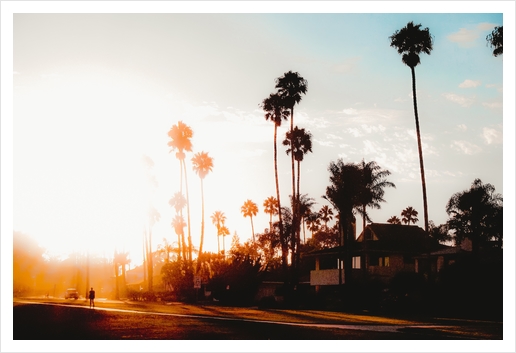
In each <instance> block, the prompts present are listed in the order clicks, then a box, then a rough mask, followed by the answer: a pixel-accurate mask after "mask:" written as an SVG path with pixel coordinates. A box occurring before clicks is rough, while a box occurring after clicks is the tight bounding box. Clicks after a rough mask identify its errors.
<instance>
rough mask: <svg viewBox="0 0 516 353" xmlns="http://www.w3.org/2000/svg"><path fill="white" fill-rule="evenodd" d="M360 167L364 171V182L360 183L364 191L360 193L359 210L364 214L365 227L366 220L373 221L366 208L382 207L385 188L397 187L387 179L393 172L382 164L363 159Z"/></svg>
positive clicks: (363, 223)
mask: <svg viewBox="0 0 516 353" xmlns="http://www.w3.org/2000/svg"><path fill="white" fill-rule="evenodd" d="M359 167H360V170H361V171H362V183H361V185H360V187H361V189H362V193H361V195H360V202H361V204H360V205H359V206H358V211H359V212H360V214H361V216H362V229H365V227H366V220H367V221H371V219H370V218H369V215H368V214H367V210H366V208H367V207H372V208H375V209H380V208H381V206H380V202H385V200H384V198H383V195H384V194H385V190H384V188H386V187H393V188H395V187H396V185H394V183H392V182H390V181H387V180H386V179H385V178H386V177H387V176H389V175H391V172H389V171H388V170H385V169H382V168H380V166H379V165H378V164H377V163H376V162H374V161H371V162H368V163H366V162H365V161H364V160H362V163H361V164H360V165H359Z"/></svg>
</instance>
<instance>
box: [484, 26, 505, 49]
mask: <svg viewBox="0 0 516 353" xmlns="http://www.w3.org/2000/svg"><path fill="white" fill-rule="evenodd" d="M486 40H487V43H488V44H489V46H490V47H491V48H494V49H493V56H498V55H502V54H503V26H497V27H495V28H494V29H493V31H492V32H491V33H490V34H488V35H487V37H486Z"/></svg>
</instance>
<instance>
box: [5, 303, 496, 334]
mask: <svg viewBox="0 0 516 353" xmlns="http://www.w3.org/2000/svg"><path fill="white" fill-rule="evenodd" d="M96 304H97V305H96V308H95V309H89V307H88V304H87V303H86V301H84V300H77V301H65V300H62V299H41V298H39V299H34V298H32V299H25V300H15V301H14V303H13V338H14V340H33V339H54V340H70V339H72V340H76V339H79V340H91V339H95V340H105V339H110V340H113V339H125V340H135V339H136V340H164V339H167V340H172V339H173V340H177V339H180V340H343V339H347V340H350V339H351V340H450V339H451V340H473V339H480V340H501V339H502V338H503V323H500V322H488V321H472V320H449V319H432V320H426V321H415V320H402V319H393V318H387V317H379V316H370V315H351V314H346V313H335V312H323V311H311V310H306V311H305V310H259V309H256V308H254V309H253V308H228V307H219V306H197V305H184V304H181V303H171V304H168V305H165V304H147V303H145V304H143V303H139V302H132V303H131V302H120V301H119V302H116V301H107V300H104V301H97V303H96Z"/></svg>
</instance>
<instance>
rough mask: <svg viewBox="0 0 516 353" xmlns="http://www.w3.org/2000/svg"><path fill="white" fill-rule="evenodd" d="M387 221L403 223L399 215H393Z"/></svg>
mask: <svg viewBox="0 0 516 353" xmlns="http://www.w3.org/2000/svg"><path fill="white" fill-rule="evenodd" d="M387 223H390V224H401V220H400V219H399V218H398V216H392V217H391V218H389V219H388V220H387Z"/></svg>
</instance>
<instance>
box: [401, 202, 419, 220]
mask: <svg viewBox="0 0 516 353" xmlns="http://www.w3.org/2000/svg"><path fill="white" fill-rule="evenodd" d="M417 215H418V212H417V211H416V210H415V209H413V208H412V206H409V207H407V208H405V209H404V210H403V211H401V217H402V218H401V221H402V222H403V223H405V224H410V223H412V224H416V222H418V221H419V219H417Z"/></svg>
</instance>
